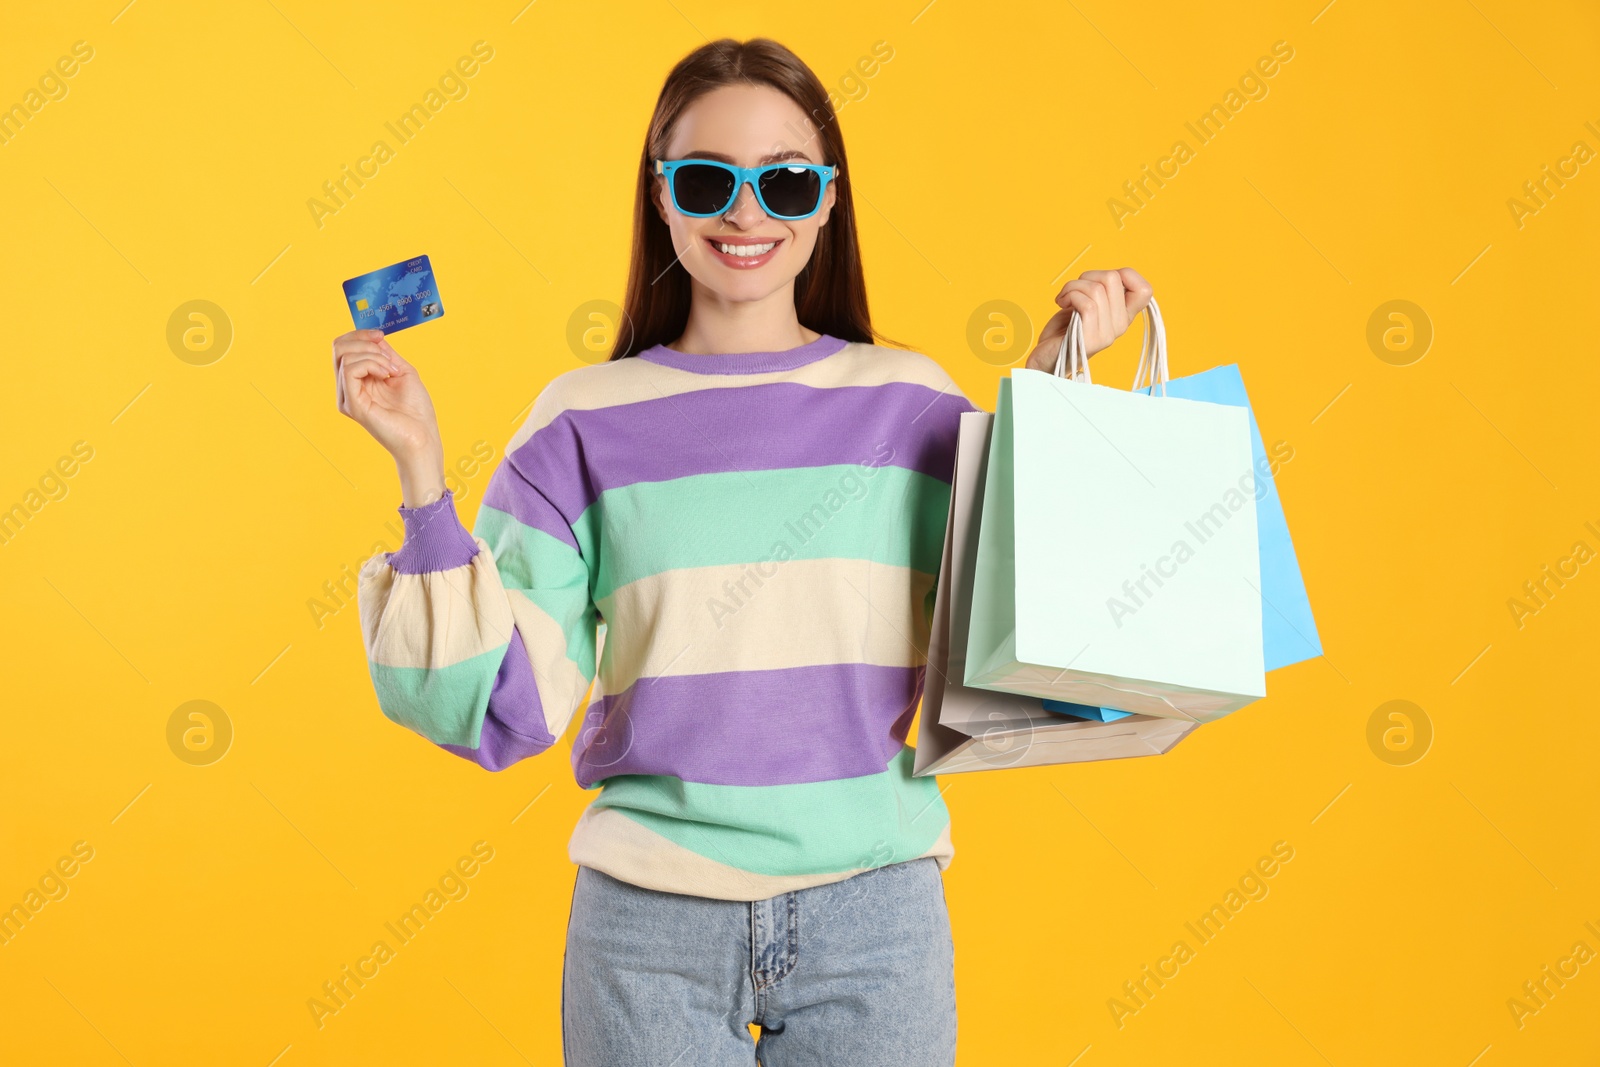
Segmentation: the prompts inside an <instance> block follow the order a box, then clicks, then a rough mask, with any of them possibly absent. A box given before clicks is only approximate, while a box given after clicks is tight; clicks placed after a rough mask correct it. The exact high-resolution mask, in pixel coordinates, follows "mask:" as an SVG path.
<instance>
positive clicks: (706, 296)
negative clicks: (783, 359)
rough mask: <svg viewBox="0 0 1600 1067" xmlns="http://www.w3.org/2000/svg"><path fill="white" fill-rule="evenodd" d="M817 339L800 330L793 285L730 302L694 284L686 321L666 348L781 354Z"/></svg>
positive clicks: (688, 352)
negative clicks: (752, 298) (680, 332)
mask: <svg viewBox="0 0 1600 1067" xmlns="http://www.w3.org/2000/svg"><path fill="white" fill-rule="evenodd" d="M821 336H822V335H821V334H819V333H817V332H816V331H815V330H808V329H806V328H805V327H804V326H802V325H800V319H799V316H797V315H796V314H795V310H794V284H793V283H792V282H791V283H790V284H789V285H786V286H784V287H783V288H782V289H780V290H778V291H777V292H775V293H772V294H771V295H770V296H767V297H765V298H763V299H761V300H754V301H749V300H747V301H731V300H724V299H722V298H720V297H718V296H717V295H716V294H714V293H712V292H710V291H709V290H707V291H704V292H702V291H700V286H699V284H698V283H696V285H695V292H694V294H693V297H692V300H691V303H690V305H689V321H688V322H687V323H686V324H685V325H684V328H683V333H682V335H680V336H679V337H678V338H677V339H676V340H674V341H671V342H669V343H668V344H667V346H666V347H668V348H670V349H672V350H674V351H676V352H682V353H684V354H685V355H702V356H720V355H737V354H740V353H744V352H785V351H788V350H789V349H791V348H799V347H800V346H801V345H807V344H810V343H811V342H812V341H815V340H816V339H817V338H818V337H821Z"/></svg>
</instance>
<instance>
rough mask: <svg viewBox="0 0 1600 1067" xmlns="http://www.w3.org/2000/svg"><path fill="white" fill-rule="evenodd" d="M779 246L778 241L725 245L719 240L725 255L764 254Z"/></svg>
mask: <svg viewBox="0 0 1600 1067" xmlns="http://www.w3.org/2000/svg"><path fill="white" fill-rule="evenodd" d="M777 247H778V242H776V241H773V242H771V243H769V244H764V245H725V244H723V243H722V242H720V241H719V242H717V248H718V249H719V250H721V252H722V253H723V255H728V256H764V255H766V254H767V253H768V252H770V251H772V250H773V249H774V248H777Z"/></svg>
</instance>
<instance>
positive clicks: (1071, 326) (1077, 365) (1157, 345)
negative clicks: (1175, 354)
mask: <svg viewBox="0 0 1600 1067" xmlns="http://www.w3.org/2000/svg"><path fill="white" fill-rule="evenodd" d="M1052 373H1054V374H1055V375H1056V377H1058V378H1071V379H1072V380H1073V381H1075V382H1083V383H1085V384H1092V382H1093V379H1092V378H1091V377H1090V376H1089V357H1088V355H1087V354H1086V353H1085V351H1084V344H1083V319H1082V318H1081V317H1080V316H1079V315H1078V310H1077V309H1076V308H1074V309H1073V310H1072V317H1071V318H1069V319H1068V320H1067V332H1066V334H1064V335H1063V336H1062V338H1061V348H1060V349H1059V350H1058V351H1057V352H1056V363H1055V369H1054V371H1053V372H1052ZM1167 381H1168V373H1167V330H1166V327H1165V326H1164V325H1163V324H1162V322H1161V309H1160V308H1159V307H1158V306H1156V298H1155V297H1153V296H1152V297H1151V298H1150V302H1149V303H1148V304H1146V305H1145V308H1144V339H1143V342H1142V344H1141V350H1140V353H1139V368H1138V370H1137V371H1135V372H1134V375H1133V389H1134V390H1136V391H1137V390H1139V389H1145V388H1153V387H1154V386H1156V385H1158V384H1159V385H1160V386H1161V395H1162V396H1166V395H1167Z"/></svg>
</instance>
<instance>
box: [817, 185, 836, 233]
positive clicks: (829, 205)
mask: <svg viewBox="0 0 1600 1067" xmlns="http://www.w3.org/2000/svg"><path fill="white" fill-rule="evenodd" d="M837 187H838V183H837V181H832V182H829V183H828V188H827V189H826V190H825V191H824V192H823V194H822V210H820V211H818V212H817V225H818V226H826V225H827V224H828V216H829V215H831V214H833V202H834V200H836V199H837V197H836V196H835V190H836V189H837Z"/></svg>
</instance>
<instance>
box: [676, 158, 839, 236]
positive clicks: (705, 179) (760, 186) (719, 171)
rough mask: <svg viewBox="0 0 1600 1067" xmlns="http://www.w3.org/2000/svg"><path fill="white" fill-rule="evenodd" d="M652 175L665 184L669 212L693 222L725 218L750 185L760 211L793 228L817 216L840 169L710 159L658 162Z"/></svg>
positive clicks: (814, 164) (801, 164)
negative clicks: (793, 224) (660, 177)
mask: <svg viewBox="0 0 1600 1067" xmlns="http://www.w3.org/2000/svg"><path fill="white" fill-rule="evenodd" d="M656 173H657V174H661V175H664V176H665V177H666V179H667V190H668V193H669V195H671V197H672V206H673V207H675V208H677V209H678V211H679V212H681V213H682V214H685V215H689V216H691V217H692V218H697V219H705V218H710V217H711V216H713V215H722V214H725V213H726V212H727V210H728V209H729V208H731V207H732V206H733V201H734V198H735V197H737V196H738V195H739V187H740V186H742V185H744V184H745V183H746V182H749V183H750V187H751V188H752V189H754V190H755V194H756V203H758V204H760V205H761V210H762V211H765V212H766V213H767V214H768V215H769V216H771V217H772V218H775V219H782V220H783V221H785V222H795V221H797V220H799V219H809V218H810V217H811V216H812V215H815V214H816V213H817V212H818V211H820V210H822V194H823V193H824V192H826V191H827V188H828V183H829V182H830V181H832V180H833V179H834V178H835V177H836V176H837V175H838V173H839V168H838V167H837V166H824V165H822V164H819V163H795V162H792V161H791V162H788V163H768V164H766V165H765V166H760V167H736V166H734V165H733V164H731V163H719V162H718V161H716V160H714V159H658V160H656Z"/></svg>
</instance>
